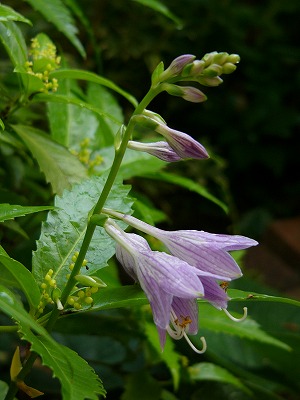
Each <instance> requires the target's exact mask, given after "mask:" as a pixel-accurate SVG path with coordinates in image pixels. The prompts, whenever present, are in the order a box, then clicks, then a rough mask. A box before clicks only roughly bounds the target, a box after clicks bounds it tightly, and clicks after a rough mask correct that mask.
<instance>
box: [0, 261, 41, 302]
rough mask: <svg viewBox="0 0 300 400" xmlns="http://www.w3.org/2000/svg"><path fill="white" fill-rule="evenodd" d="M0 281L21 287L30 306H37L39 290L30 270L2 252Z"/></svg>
mask: <svg viewBox="0 0 300 400" xmlns="http://www.w3.org/2000/svg"><path fill="white" fill-rule="evenodd" d="M0 282H1V283H5V284H8V285H9V286H13V287H16V288H19V289H21V290H22V291H23V293H24V294H25V296H26V298H27V300H28V303H29V305H30V308H31V309H35V308H36V307H37V305H38V303H39V301H40V290H39V287H38V285H37V283H36V281H35V279H34V278H33V276H32V274H31V272H30V271H28V269H27V268H26V267H25V266H24V265H22V264H21V263H20V262H18V261H16V260H14V259H12V258H10V257H8V256H6V255H2V254H0Z"/></svg>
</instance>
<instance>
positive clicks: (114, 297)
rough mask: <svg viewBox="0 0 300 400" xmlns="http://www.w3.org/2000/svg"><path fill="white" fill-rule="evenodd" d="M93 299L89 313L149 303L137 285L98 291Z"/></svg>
mask: <svg viewBox="0 0 300 400" xmlns="http://www.w3.org/2000/svg"><path fill="white" fill-rule="evenodd" d="M93 299H94V303H93V307H92V308H91V311H99V310H106V309H110V308H119V307H137V306H142V305H145V304H148V303H149V302H148V300H147V298H146V296H145V293H144V292H143V291H142V289H141V288H140V286H139V285H129V286H122V287H118V288H111V289H110V288H104V289H100V290H99V291H98V292H97V293H95V294H94V295H93Z"/></svg>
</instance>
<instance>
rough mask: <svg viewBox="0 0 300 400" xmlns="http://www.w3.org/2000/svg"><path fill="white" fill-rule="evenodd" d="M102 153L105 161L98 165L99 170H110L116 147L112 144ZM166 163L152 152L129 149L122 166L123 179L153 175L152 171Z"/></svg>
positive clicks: (154, 171) (101, 171)
mask: <svg viewBox="0 0 300 400" xmlns="http://www.w3.org/2000/svg"><path fill="white" fill-rule="evenodd" d="M100 154H101V157H103V162H102V163H101V164H100V166H98V167H97V172H99V173H103V172H105V171H108V170H109V169H110V167H111V164H112V161H113V156H114V147H113V146H111V147H106V148H104V149H101V151H100ZM165 165H166V163H165V162H164V161H161V160H159V159H158V158H156V157H153V156H151V155H150V154H147V153H143V152H140V151H134V150H130V149H127V150H126V153H125V156H124V158H123V161H122V164H121V167H120V175H121V176H122V177H123V179H129V178H131V177H133V176H147V174H151V176H152V173H156V172H157V171H159V170H160V169H162V168H163V167H164V166H165ZM157 173H158V172H157ZM153 175H155V174H153Z"/></svg>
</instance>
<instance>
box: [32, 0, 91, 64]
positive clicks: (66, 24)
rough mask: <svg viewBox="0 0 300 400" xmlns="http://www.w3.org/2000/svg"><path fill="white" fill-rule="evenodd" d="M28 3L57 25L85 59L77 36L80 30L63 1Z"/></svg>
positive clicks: (33, 1) (41, 0)
mask: <svg viewBox="0 0 300 400" xmlns="http://www.w3.org/2000/svg"><path fill="white" fill-rule="evenodd" d="M26 1H27V2H28V3H29V4H30V5H31V6H32V7H33V8H34V9H35V10H37V11H39V12H40V13H41V14H42V15H43V17H44V18H45V19H46V20H47V21H49V22H51V23H52V24H53V25H55V26H56V28H57V29H58V30H59V31H60V32H62V33H63V34H64V35H65V36H66V37H67V38H68V39H69V40H70V42H71V43H72V44H73V46H74V47H75V48H76V49H77V50H78V51H79V53H80V54H81V55H82V56H83V57H85V55H86V54H85V50H84V48H83V46H82V44H81V42H80V40H79V39H78V38H77V36H76V35H77V33H78V29H77V27H76V25H75V22H74V19H73V17H72V14H71V13H70V11H69V9H68V8H67V7H66V6H65V5H64V3H63V2H62V1H61V0H51V1H46V2H45V1H44V0H26Z"/></svg>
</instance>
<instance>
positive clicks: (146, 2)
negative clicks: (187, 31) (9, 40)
mask: <svg viewBox="0 0 300 400" xmlns="http://www.w3.org/2000/svg"><path fill="white" fill-rule="evenodd" d="M132 1H135V2H136V3H140V4H142V5H143V6H147V7H149V8H152V9H153V10H155V11H157V12H159V13H160V14H162V15H164V16H165V17H167V18H169V19H170V20H172V21H173V22H175V24H176V25H177V29H182V21H181V20H180V19H179V18H178V17H176V15H174V14H173V13H172V12H171V11H170V10H169V9H168V7H167V6H166V5H165V4H163V3H162V2H161V1H158V0H132Z"/></svg>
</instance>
